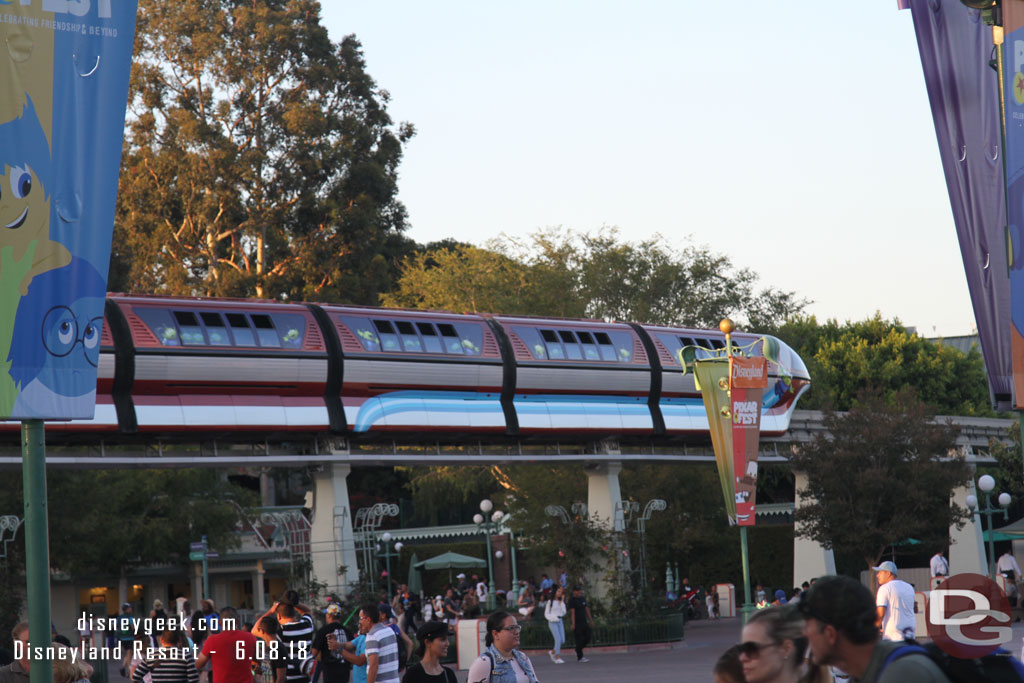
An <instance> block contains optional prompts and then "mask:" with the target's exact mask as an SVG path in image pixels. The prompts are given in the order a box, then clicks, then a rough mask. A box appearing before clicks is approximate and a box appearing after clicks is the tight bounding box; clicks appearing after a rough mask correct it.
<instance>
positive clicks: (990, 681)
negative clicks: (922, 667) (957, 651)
mask: <svg viewBox="0 0 1024 683" xmlns="http://www.w3.org/2000/svg"><path fill="white" fill-rule="evenodd" d="M911 654H923V655H925V656H926V657H928V658H929V659H930V660H932V661H933V662H935V664H936V665H937V666H938V667H939V668H940V669H941V670H942V673H944V674H946V676H947V677H948V678H949V680H950V681H952V682H953V683H1024V664H1021V661H1020V660H1019V659H1017V658H1016V657H1014V656H1013V655H1011V654H1010V653H1009V652H1007V651H1006V650H1004V649H1003V648H999V649H997V650H996V651H995V652H993V653H991V654H987V655H985V656H984V657H979V658H977V659H961V658H959V657H953V656H952V655H949V654H947V653H945V652H943V651H942V649H941V648H939V646H938V645H936V644H935V643H928V644H927V645H920V644H918V643H915V642H914V641H907V644H906V645H901V646H900V647H898V648H896V649H895V650H893V651H892V652H890V653H889V656H888V657H886V658H885V661H884V662H883V663H882V668H880V669H879V670H878V675H879V676H881V675H882V672H883V671H885V667H887V666H889V664H890V663H891V662H893V661H895V660H897V659H899V658H900V657H904V656H906V655H911Z"/></svg>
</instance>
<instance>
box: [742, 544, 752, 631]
mask: <svg viewBox="0 0 1024 683" xmlns="http://www.w3.org/2000/svg"><path fill="white" fill-rule="evenodd" d="M740 554H741V555H742V556H743V607H742V608H741V609H740V616H741V617H743V623H744V624H745V623H747V619H748V618H750V613H751V612H753V611H754V606H753V605H752V604H751V602H750V555H749V553H748V552H747V527H745V526H741V527H740Z"/></svg>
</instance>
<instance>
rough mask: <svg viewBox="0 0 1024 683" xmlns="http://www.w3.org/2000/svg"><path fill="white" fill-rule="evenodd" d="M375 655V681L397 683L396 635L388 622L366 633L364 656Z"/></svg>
mask: <svg viewBox="0 0 1024 683" xmlns="http://www.w3.org/2000/svg"><path fill="white" fill-rule="evenodd" d="M370 655H377V683H398V637H397V636H396V635H395V632H394V631H392V630H391V627H390V626H389V625H388V624H377V625H376V626H374V627H373V630H372V631H370V632H369V633H368V634H367V635H366V657H367V659H369V657H370Z"/></svg>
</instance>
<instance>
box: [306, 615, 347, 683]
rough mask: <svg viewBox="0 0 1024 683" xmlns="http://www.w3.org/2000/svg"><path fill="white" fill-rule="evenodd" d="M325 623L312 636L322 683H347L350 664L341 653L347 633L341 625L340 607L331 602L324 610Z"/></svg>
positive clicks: (314, 654) (314, 653)
mask: <svg viewBox="0 0 1024 683" xmlns="http://www.w3.org/2000/svg"><path fill="white" fill-rule="evenodd" d="M324 614H326V615H327V623H326V624H324V625H323V626H321V627H320V629H319V630H318V631H317V632H316V635H315V636H313V656H314V657H316V660H317V661H318V662H320V666H321V667H322V670H323V673H324V678H323V681H324V683H347V682H348V674H349V670H350V669H351V666H350V665H349V663H348V662H347V661H345V659H344V658H343V657H342V655H341V650H342V648H343V646H344V644H345V643H347V642H348V634H347V633H345V629H344V628H343V627H342V625H341V607H340V606H339V605H338V604H337V603H334V602H332V603H331V604H329V605H327V609H326V610H324Z"/></svg>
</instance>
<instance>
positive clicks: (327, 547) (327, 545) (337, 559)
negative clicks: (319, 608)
mask: <svg viewBox="0 0 1024 683" xmlns="http://www.w3.org/2000/svg"><path fill="white" fill-rule="evenodd" d="M351 471H352V466H351V465H349V464H347V463H345V464H342V463H334V464H331V465H327V466H325V467H324V469H323V470H322V471H321V472H319V473H318V474H317V475H316V477H315V480H314V484H313V515H312V517H313V528H312V532H311V541H312V550H311V553H312V558H311V559H312V564H313V575H314V576H315V577H316V580H317V581H321V582H323V583H325V584H327V590H328V591H333V592H337V593H340V594H345V593H347V592H348V588H349V586H350V585H352V584H355V583H357V582H358V581H359V566H358V565H357V564H356V545H355V538H354V537H353V535H352V509H351V507H350V505H349V500H348V482H347V479H348V475H349V472H351Z"/></svg>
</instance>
